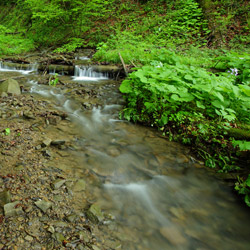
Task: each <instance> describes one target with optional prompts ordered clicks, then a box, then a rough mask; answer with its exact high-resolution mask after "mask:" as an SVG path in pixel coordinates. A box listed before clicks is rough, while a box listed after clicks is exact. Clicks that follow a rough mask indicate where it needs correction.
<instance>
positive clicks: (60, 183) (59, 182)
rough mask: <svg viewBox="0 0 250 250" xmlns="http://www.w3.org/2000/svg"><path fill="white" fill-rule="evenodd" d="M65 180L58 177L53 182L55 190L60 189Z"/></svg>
mask: <svg viewBox="0 0 250 250" xmlns="http://www.w3.org/2000/svg"><path fill="white" fill-rule="evenodd" d="M65 182H66V180H62V179H57V180H55V181H54V182H53V183H52V184H51V186H52V188H53V189H54V190H56V189H59V188H60V187H61V186H62V185H63V184H64V183H65Z"/></svg>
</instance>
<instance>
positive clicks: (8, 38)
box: [0, 25, 34, 55]
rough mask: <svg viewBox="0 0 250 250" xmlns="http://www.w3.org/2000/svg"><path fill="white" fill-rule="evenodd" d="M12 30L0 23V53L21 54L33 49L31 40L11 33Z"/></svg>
mask: <svg viewBox="0 0 250 250" xmlns="http://www.w3.org/2000/svg"><path fill="white" fill-rule="evenodd" d="M12 32H13V31H12V30H11V29H8V28H7V27H5V26H3V25H0V53H1V54H8V55H10V54H21V53H24V52H27V51H29V50H32V49H34V44H33V41H32V40H30V39H26V38H23V37H22V36H21V35H20V34H18V35H12ZM13 33H14V32H13Z"/></svg>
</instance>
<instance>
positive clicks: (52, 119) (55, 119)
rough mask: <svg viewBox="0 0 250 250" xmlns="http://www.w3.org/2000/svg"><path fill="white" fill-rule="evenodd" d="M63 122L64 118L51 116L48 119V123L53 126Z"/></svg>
mask: <svg viewBox="0 0 250 250" xmlns="http://www.w3.org/2000/svg"><path fill="white" fill-rule="evenodd" d="M61 120H62V118H61V117H60V116H50V117H48V122H49V124H51V125H55V126H56V125H57V124H58V123H59V122H60V121H61Z"/></svg>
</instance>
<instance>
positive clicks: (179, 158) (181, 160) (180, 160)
mask: <svg viewBox="0 0 250 250" xmlns="http://www.w3.org/2000/svg"><path fill="white" fill-rule="evenodd" d="M176 162H178V163H188V162H189V160H188V158H187V157H186V156H185V155H183V154H178V155H177V156H176Z"/></svg>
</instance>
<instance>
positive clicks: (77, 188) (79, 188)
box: [73, 179, 86, 192]
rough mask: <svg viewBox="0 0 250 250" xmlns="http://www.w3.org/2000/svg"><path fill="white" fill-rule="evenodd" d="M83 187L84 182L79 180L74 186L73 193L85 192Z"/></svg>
mask: <svg viewBox="0 0 250 250" xmlns="http://www.w3.org/2000/svg"><path fill="white" fill-rule="evenodd" d="M85 186H86V183H85V180H83V179H80V180H78V181H77V182H76V184H75V185H74V187H73V191H75V192H80V191H84V190H85Z"/></svg>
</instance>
